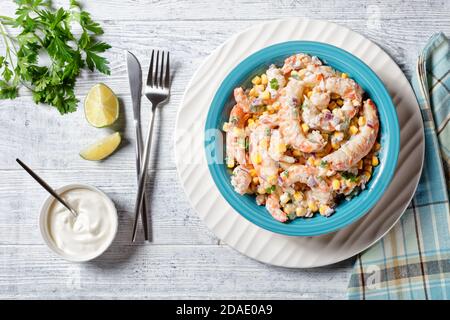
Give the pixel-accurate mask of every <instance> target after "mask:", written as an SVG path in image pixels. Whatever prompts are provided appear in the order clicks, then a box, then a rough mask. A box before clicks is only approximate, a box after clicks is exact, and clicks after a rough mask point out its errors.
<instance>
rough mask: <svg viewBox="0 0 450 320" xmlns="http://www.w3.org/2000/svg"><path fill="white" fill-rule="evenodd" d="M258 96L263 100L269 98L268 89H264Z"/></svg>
mask: <svg viewBox="0 0 450 320" xmlns="http://www.w3.org/2000/svg"><path fill="white" fill-rule="evenodd" d="M260 98H261V99H263V100H269V99H270V93H269V91H264V92H262V93H261V95H260Z"/></svg>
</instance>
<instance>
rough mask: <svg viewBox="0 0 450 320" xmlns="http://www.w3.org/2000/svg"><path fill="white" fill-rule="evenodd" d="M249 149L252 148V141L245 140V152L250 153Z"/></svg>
mask: <svg viewBox="0 0 450 320" xmlns="http://www.w3.org/2000/svg"><path fill="white" fill-rule="evenodd" d="M249 148H250V141H249V140H248V138H245V151H248V149H249Z"/></svg>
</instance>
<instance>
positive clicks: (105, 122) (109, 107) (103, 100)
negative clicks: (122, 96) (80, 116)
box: [84, 83, 119, 128]
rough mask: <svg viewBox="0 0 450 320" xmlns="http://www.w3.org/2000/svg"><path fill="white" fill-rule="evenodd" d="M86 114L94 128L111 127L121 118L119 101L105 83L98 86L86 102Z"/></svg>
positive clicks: (90, 91) (87, 97)
mask: <svg viewBox="0 0 450 320" xmlns="http://www.w3.org/2000/svg"><path fill="white" fill-rule="evenodd" d="M84 114H85V115H86V120H87V121H88V122H89V123H90V124H91V125H93V126H94V127H97V128H101V127H106V126H109V125H111V124H113V123H114V122H115V121H116V120H117V118H118V117H119V100H118V99H117V97H116V95H115V94H114V92H113V91H112V90H111V89H110V88H109V87H107V86H106V85H104V84H103V83H99V84H96V85H95V86H93V87H92V88H91V90H89V92H88V94H87V96H86V99H85V100H84Z"/></svg>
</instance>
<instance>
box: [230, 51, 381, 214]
mask: <svg viewBox="0 0 450 320" xmlns="http://www.w3.org/2000/svg"><path fill="white" fill-rule="evenodd" d="M252 84H253V86H252V87H251V88H247V89H244V88H241V87H238V88H235V89H234V99H235V100H236V104H235V105H234V107H233V108H232V109H231V113H230V117H229V121H228V122H226V123H224V125H223V130H224V131H225V132H226V146H225V147H226V159H225V161H226V165H227V167H228V168H229V169H230V171H232V174H231V185H232V186H233V188H234V190H235V191H236V192H237V193H239V194H241V195H244V194H254V195H256V203H257V204H258V205H264V206H265V207H266V209H267V210H268V211H269V213H270V214H271V215H272V217H273V218H274V219H276V220H278V221H281V222H286V221H289V220H294V219H296V218H298V217H305V218H308V217H312V216H314V214H316V213H319V214H320V215H322V216H327V217H328V216H330V215H331V214H332V213H333V212H334V209H335V207H336V205H337V203H338V202H339V201H341V200H343V199H346V200H349V199H351V198H352V197H353V196H355V195H357V194H358V193H359V192H360V191H361V190H363V189H364V188H365V186H366V184H367V183H368V181H369V180H370V178H371V175H372V170H373V167H375V166H377V165H378V164H379V160H378V152H379V150H380V148H381V145H380V144H379V143H378V142H377V137H378V131H379V130H378V129H379V120H378V115H377V108H376V106H375V104H374V103H373V101H372V100H370V99H364V97H363V95H364V92H363V90H362V89H361V87H360V86H359V85H358V84H357V83H356V82H355V81H354V80H353V79H351V78H349V76H348V75H347V74H346V73H341V72H339V71H336V70H334V69H332V68H331V67H330V66H326V65H324V64H322V62H321V61H320V60H319V58H317V57H315V56H313V57H312V56H309V55H307V54H303V53H299V54H295V55H293V56H290V57H288V58H287V59H286V60H285V61H284V65H283V66H282V67H281V68H280V67H277V66H276V65H271V66H270V67H269V68H268V69H267V70H266V71H265V72H264V73H263V74H261V75H258V76H255V77H254V78H253V79H252Z"/></svg>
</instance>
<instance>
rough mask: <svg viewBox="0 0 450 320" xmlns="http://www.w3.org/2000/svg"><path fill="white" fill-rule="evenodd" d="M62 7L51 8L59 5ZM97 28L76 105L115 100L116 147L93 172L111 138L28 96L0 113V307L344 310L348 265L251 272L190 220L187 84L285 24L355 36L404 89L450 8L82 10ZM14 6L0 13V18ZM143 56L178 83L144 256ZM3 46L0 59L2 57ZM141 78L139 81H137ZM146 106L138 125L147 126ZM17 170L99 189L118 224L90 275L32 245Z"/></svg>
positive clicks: (165, 123) (447, 21) (36, 199)
mask: <svg viewBox="0 0 450 320" xmlns="http://www.w3.org/2000/svg"><path fill="white" fill-rule="evenodd" d="M67 2H68V1H55V4H56V5H60V4H64V5H65V4H66V3H67ZM82 3H84V7H85V9H87V10H88V11H89V12H91V13H92V15H93V17H94V18H95V19H97V20H100V22H101V23H102V25H103V27H104V29H105V35H104V36H103V40H105V41H106V42H108V43H110V44H111V45H112V46H113V48H112V49H111V50H110V51H109V52H108V53H107V57H108V59H109V60H110V62H111V69H112V75H111V76H110V77H105V76H103V75H99V74H83V75H82V78H81V79H80V80H79V81H78V85H77V95H78V97H79V99H80V101H82V99H83V98H84V96H85V95H86V93H87V91H88V90H89V88H90V87H91V86H92V85H94V84H96V83H98V82H105V83H106V84H107V85H108V86H110V87H111V88H112V89H113V90H114V91H115V92H116V93H117V94H118V96H119V98H120V101H121V117H120V119H119V121H118V122H117V124H116V125H115V127H114V128H113V129H114V130H120V131H121V132H122V133H123V136H124V143H123V144H122V146H121V148H120V150H119V151H118V152H117V153H116V154H115V155H114V156H112V157H111V158H110V159H107V160H106V161H103V162H99V163H97V162H88V161H84V160H82V159H81V158H80V157H79V156H78V152H79V150H80V149H81V148H82V147H84V146H86V145H88V144H89V143H91V142H92V141H93V140H95V139H96V138H97V137H100V136H103V135H106V134H107V133H109V132H110V131H111V129H95V128H92V127H90V126H89V125H88V124H87V123H86V121H85V119H84V115H83V110H82V102H80V105H79V109H78V111H77V112H75V113H73V114H70V115H66V116H64V117H61V116H59V114H58V113H57V111H55V110H54V109H51V108H49V107H46V106H36V105H34V104H33V103H32V101H31V99H30V96H29V93H27V92H25V91H21V97H20V98H19V99H16V100H13V101H9V100H2V101H0V137H2V139H0V208H1V209H0V298H7V299H10V298H44V299H45V298H70V297H73V298H117V299H120V298H122V299H124V298H137V299H139V298H164V299H176V298H238V299H250V298H262V299H269V298H278V299H296V298H305V299H311V298H323V299H336V298H345V291H346V286H347V283H348V279H349V275H350V272H351V268H352V260H351V259H350V260H347V261H344V262H342V263H340V264H338V265H333V266H328V267H325V268H318V269H308V270H289V269H284V268H276V267H271V266H267V265H264V264H261V263H259V262H256V261H254V260H251V259H249V258H247V257H244V256H242V255H241V254H239V253H237V252H236V251H234V250H232V249H230V248H229V247H227V246H226V245H225V244H223V243H220V241H219V239H217V238H216V237H215V236H214V235H213V234H212V233H211V232H210V231H209V230H208V229H207V228H206V226H205V225H204V224H203V223H202V222H201V221H200V219H199V218H198V217H197V215H196V213H195V212H194V210H193V209H192V208H191V207H190V205H189V202H188V200H187V199H186V197H185V195H184V193H183V191H182V187H181V186H180V184H179V182H178V178H177V174H176V170H175V164H174V159H173V130H174V126H175V117H176V113H177V108H178V106H179V104H180V103H181V100H182V96H183V91H184V89H185V88H186V86H187V84H188V82H189V80H190V78H191V76H192V74H193V73H194V71H195V70H196V69H197V68H198V66H199V65H200V63H201V62H202V61H203V60H204V59H205V57H206V56H207V55H208V54H209V53H211V52H212V51H213V50H214V49H215V48H217V47H218V46H219V45H220V44H222V43H223V42H224V41H226V40H227V39H228V38H229V37H230V36H232V35H233V34H235V33H236V32H239V31H241V30H243V29H245V28H248V27H250V26H252V25H254V24H256V23H260V22H263V21H267V20H271V19H280V18H286V17H294V16H296V17H308V18H314V19H325V20H329V21H332V22H335V23H339V24H341V25H344V26H347V27H349V28H351V29H353V30H354V31H357V32H360V33H362V34H364V35H365V36H366V37H368V38H369V39H371V40H373V41H374V42H376V43H377V44H378V45H380V46H381V47H382V48H383V49H384V50H386V51H387V52H388V53H389V54H390V55H391V56H392V57H393V58H394V60H395V61H396V62H397V63H398V64H399V65H400V67H401V68H402V70H403V71H404V72H405V74H406V75H407V76H408V77H410V76H411V74H412V72H413V71H414V63H415V59H416V55H417V52H418V50H419V49H420V48H421V47H422V46H423V45H424V44H425V42H426V40H427V39H428V37H429V36H430V35H431V34H432V33H434V32H436V31H444V32H446V33H447V34H450V14H449V12H450V2H449V1H445V0H443V1H426V2H424V1H418V0H417V1H388V2H387V1H367V2H363V1H357V0H334V1H323V2H317V1H311V0H301V1H299V0H274V1H269V0H264V1H249V0H246V1H242V0H241V1H238V0H234V1H222V0H214V1H209V0H198V1H188V0H183V1H175V0H169V1H155V0H146V1H144V0H139V1H134V0H113V1H106V0H105V1H82ZM14 8H15V5H14V3H13V2H12V1H9V0H0V11H1V12H0V14H2V15H3V14H5V15H12V14H13V12H14ZM152 47H161V48H167V49H169V50H170V51H171V54H172V58H173V68H174V71H175V75H174V78H173V87H172V96H171V100H170V103H169V104H167V105H166V106H165V107H164V108H163V110H162V112H161V119H160V120H161V121H160V125H158V127H157V128H156V133H157V136H158V141H157V144H156V147H155V148H154V151H155V154H157V156H155V157H154V158H153V159H152V164H151V170H150V172H149V174H150V175H151V177H152V179H151V182H150V183H149V185H148V190H149V193H150V194H151V208H150V209H151V212H152V213H151V216H152V230H153V242H152V243H151V244H143V243H142V242H139V243H138V244H136V245H130V244H129V239H128V238H129V233H130V228H131V223H132V213H131V211H132V206H133V201H134V192H135V188H136V187H135V171H134V147H133V146H134V133H133V126H132V118H133V117H132V111H131V105H130V96H129V89H128V80H127V75H126V65H125V61H124V51H125V50H130V51H132V52H134V53H135V54H136V55H137V56H138V58H139V59H140V60H141V63H142V65H143V69H146V68H147V65H148V52H149V49H150V48H152ZM3 48H4V47H3V44H2V43H1V42H0V52H2V51H3ZM144 73H145V72H144ZM147 106H148V104H147V101H145V100H143V110H144V114H143V119H145V118H146V117H147V115H148V108H147ZM16 157H19V158H21V159H22V160H24V161H25V162H26V163H28V164H29V165H30V166H31V167H32V168H33V169H36V170H37V171H38V172H39V173H40V174H41V175H42V176H43V177H45V178H46V179H48V181H49V182H50V183H51V184H52V185H54V186H60V185H63V184H66V183H71V182H83V183H89V184H93V185H96V186H98V187H100V188H101V189H102V190H104V191H105V192H106V193H107V194H108V195H110V196H111V197H112V198H113V200H114V201H115V203H116V206H117V208H118V211H119V215H120V228H119V233H118V236H117V239H116V241H115V243H114V245H113V246H112V248H111V249H110V250H109V251H108V252H107V253H106V254H105V255H104V256H102V257H101V258H99V259H98V260H96V261H93V262H91V263H87V264H82V265H79V264H72V263H68V262H65V261H63V260H61V259H59V258H58V257H56V256H55V255H53V254H52V253H51V252H50V251H49V250H48V249H47V248H46V247H45V245H44V244H43V241H42V239H41V238H40V235H39V231H38V227H37V221H38V220H37V219H38V213H39V208H40V205H41V203H42V201H43V200H44V199H45V197H46V194H45V192H44V191H42V190H41V189H40V188H39V186H37V185H36V183H35V182H33V181H32V180H31V179H30V178H29V177H28V176H27V175H26V174H25V173H24V172H23V171H21V170H19V168H18V166H17V164H16V163H15V158H16Z"/></svg>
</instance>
